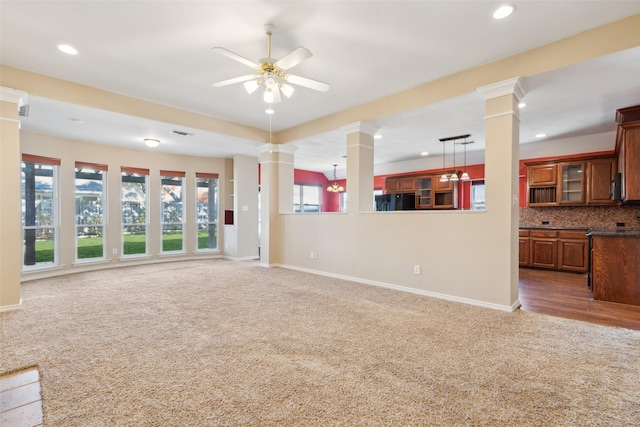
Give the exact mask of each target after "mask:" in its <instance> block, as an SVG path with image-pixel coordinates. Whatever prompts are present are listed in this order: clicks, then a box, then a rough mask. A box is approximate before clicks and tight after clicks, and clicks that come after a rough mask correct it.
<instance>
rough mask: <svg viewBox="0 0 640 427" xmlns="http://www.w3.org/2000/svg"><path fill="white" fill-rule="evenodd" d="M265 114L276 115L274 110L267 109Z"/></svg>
mask: <svg viewBox="0 0 640 427" xmlns="http://www.w3.org/2000/svg"><path fill="white" fill-rule="evenodd" d="M264 112H265V113H267V114H273V113H275V110H274V109H273V108H267V109H266V110H264Z"/></svg>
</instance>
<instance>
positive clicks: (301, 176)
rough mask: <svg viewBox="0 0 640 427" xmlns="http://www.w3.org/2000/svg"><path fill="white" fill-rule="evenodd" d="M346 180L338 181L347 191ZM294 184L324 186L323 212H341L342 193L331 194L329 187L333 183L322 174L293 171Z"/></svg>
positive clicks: (299, 170) (301, 170) (300, 170)
mask: <svg viewBox="0 0 640 427" xmlns="http://www.w3.org/2000/svg"><path fill="white" fill-rule="evenodd" d="M344 181H345V180H338V184H341V185H342V186H343V187H344V188H345V189H346V188H347V187H346V185H345V183H344ZM293 182H294V183H295V184H299V185H300V184H302V185H320V186H322V212H339V211H340V193H330V192H328V191H327V187H328V186H329V184H332V183H333V181H332V182H329V180H327V178H326V177H325V176H324V174H323V173H321V172H312V171H307V170H303V169H294V170H293Z"/></svg>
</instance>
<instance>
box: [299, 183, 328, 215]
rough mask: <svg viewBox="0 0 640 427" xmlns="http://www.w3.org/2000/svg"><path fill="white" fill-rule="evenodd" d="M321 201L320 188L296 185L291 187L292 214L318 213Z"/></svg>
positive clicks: (317, 186)
mask: <svg viewBox="0 0 640 427" xmlns="http://www.w3.org/2000/svg"><path fill="white" fill-rule="evenodd" d="M321 200H322V186H320V185H298V184H296V185H294V186H293V211H294V212H296V213H297V212H320V210H321V208H322V206H321V203H320V202H321Z"/></svg>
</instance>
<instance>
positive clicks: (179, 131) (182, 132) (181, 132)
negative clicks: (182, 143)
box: [171, 130, 193, 136]
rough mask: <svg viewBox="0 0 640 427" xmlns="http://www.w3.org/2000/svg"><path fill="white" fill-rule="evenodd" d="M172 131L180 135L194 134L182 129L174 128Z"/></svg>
mask: <svg viewBox="0 0 640 427" xmlns="http://www.w3.org/2000/svg"><path fill="white" fill-rule="evenodd" d="M171 133H173V134H176V135H180V136H193V134H192V133H189V132H185V131H182V130H172V131H171Z"/></svg>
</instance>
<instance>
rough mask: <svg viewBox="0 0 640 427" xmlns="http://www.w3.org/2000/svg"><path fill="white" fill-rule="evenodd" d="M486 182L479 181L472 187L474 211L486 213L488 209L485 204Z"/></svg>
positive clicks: (472, 207)
mask: <svg viewBox="0 0 640 427" xmlns="http://www.w3.org/2000/svg"><path fill="white" fill-rule="evenodd" d="M484 193H485V187H484V181H477V182H474V183H473V184H472V185H471V209H472V210H474V211H484V210H486V209H487V207H486V202H485V195H484Z"/></svg>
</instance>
